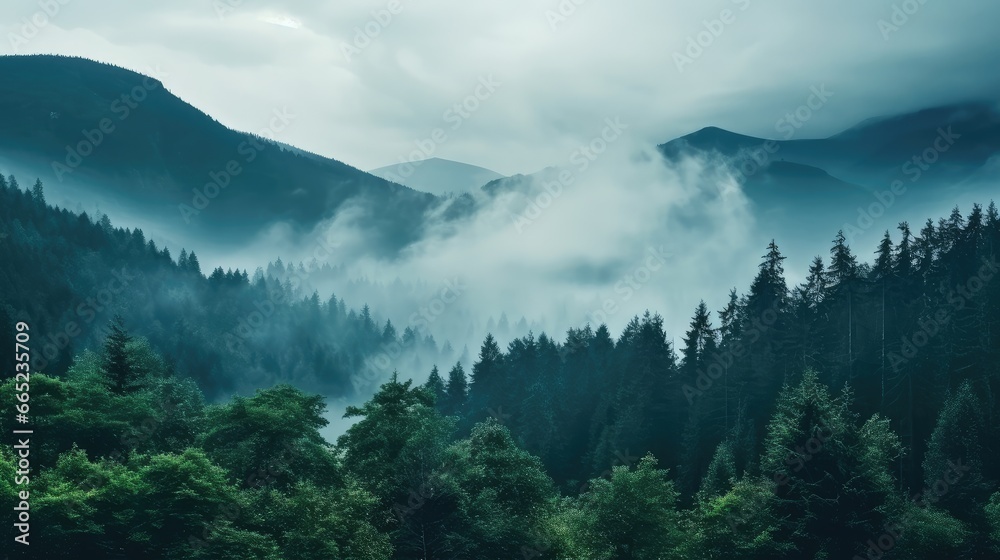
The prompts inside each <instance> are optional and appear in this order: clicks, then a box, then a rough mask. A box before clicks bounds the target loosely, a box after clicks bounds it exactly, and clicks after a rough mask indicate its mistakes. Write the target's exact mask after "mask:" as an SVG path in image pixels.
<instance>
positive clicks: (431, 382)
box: [424, 364, 445, 410]
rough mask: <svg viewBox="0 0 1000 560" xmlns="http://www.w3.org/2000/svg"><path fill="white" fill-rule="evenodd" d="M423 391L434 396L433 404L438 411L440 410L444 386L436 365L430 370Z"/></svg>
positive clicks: (442, 402)
mask: <svg viewBox="0 0 1000 560" xmlns="http://www.w3.org/2000/svg"><path fill="white" fill-rule="evenodd" d="M424 389H426V390H427V391H429V392H430V393H431V394H432V395H434V404H435V405H436V408H437V409H438V410H441V408H442V405H443V404H444V395H445V386H444V380H442V379H441V374H440V373H439V372H438V367H437V365H436V364H435V365H434V367H433V368H432V369H431V374H430V376H428V377H427V382H426V383H424Z"/></svg>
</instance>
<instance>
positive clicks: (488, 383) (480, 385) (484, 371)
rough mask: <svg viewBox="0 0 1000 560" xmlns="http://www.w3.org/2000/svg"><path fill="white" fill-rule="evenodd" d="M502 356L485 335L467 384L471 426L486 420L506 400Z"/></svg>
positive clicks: (490, 336)
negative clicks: (469, 381) (470, 378)
mask: <svg viewBox="0 0 1000 560" xmlns="http://www.w3.org/2000/svg"><path fill="white" fill-rule="evenodd" d="M505 382H506V374H505V368H504V356H503V354H502V353H501V352H500V347H499V346H498V345H497V342H496V339H494V338H493V335H492V334H487V335H486V340H484V341H483V346H482V347H481V348H480V350H479V360H478V361H477V362H476V363H475V364H473V366H472V381H471V383H470V384H469V407H470V408H469V420H470V421H471V423H472V424H474V423H477V422H480V421H482V420H485V419H486V418H488V417H489V416H490V415H491V414H492V413H491V412H490V410H494V411H495V410H497V409H498V408H499V407H500V406H501V403H503V402H504V401H506V400H507V398H506V397H507V395H506V394H505V393H504V389H505V386H506V383H505Z"/></svg>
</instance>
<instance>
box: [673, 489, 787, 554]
mask: <svg viewBox="0 0 1000 560" xmlns="http://www.w3.org/2000/svg"><path fill="white" fill-rule="evenodd" d="M776 506H777V503H776V501H775V499H774V483H773V482H771V481H768V480H764V479H757V478H750V477H747V478H743V479H740V480H737V481H735V484H734V485H733V487H732V488H731V489H730V490H729V491H728V492H726V493H725V494H723V495H721V496H718V497H714V498H708V499H705V500H702V501H700V502H699V504H698V507H697V508H696V509H695V511H694V512H693V514H692V517H691V527H692V532H693V534H692V535H691V539H690V542H689V544H688V548H689V549H690V551H691V553H690V555H689V556H690V557H691V558H703V559H705V560H715V559H730V558H740V559H745V560H765V559H771V558H791V557H794V552H793V551H794V546H793V545H792V544H791V543H789V542H786V541H784V540H782V539H781V538H780V534H781V521H782V520H781V519H780V517H779V515H778V512H777V510H776Z"/></svg>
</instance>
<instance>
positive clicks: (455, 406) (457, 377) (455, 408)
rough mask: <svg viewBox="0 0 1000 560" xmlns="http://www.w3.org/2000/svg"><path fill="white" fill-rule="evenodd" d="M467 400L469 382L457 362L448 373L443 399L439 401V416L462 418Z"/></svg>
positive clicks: (459, 363)
mask: <svg viewBox="0 0 1000 560" xmlns="http://www.w3.org/2000/svg"><path fill="white" fill-rule="evenodd" d="M468 399H469V382H468V380H467V379H466V377H465V370H464V369H462V362H458V363H456V364H455V366H454V367H452V368H451V371H449V372H448V385H447V386H446V387H445V391H444V398H443V399H442V400H441V407H440V408H441V414H444V415H445V416H458V417H462V416H464V415H465V414H466V412H467V411H466V404H467V401H468Z"/></svg>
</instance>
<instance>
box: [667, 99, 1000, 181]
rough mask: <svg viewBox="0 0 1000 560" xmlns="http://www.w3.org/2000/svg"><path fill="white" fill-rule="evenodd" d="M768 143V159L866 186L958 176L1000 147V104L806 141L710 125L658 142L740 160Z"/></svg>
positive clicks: (674, 153)
mask: <svg viewBox="0 0 1000 560" xmlns="http://www.w3.org/2000/svg"><path fill="white" fill-rule="evenodd" d="M768 142H771V143H772V144H771V146H770V148H771V150H773V153H771V154H769V155H768V157H767V161H768V162H770V161H775V160H777V161H786V162H792V163H798V164H801V165H808V166H811V167H816V168H819V169H823V170H824V171H826V172H828V173H829V174H831V175H833V176H835V177H837V178H839V179H841V180H844V181H847V182H850V183H854V184H858V185H862V186H865V187H867V188H869V189H875V188H884V187H886V186H887V185H888V184H889V183H890V182H891V181H893V180H896V179H907V180H909V182H914V183H915V182H917V181H918V180H924V179H928V178H932V179H934V182H938V181H947V182H952V183H955V182H960V181H962V180H964V179H965V178H966V177H968V176H970V175H971V174H973V173H975V172H976V171H977V170H979V169H980V168H982V167H983V166H986V165H987V164H988V162H989V160H990V158H991V157H995V156H996V154H998V153H1000V105H998V104H997V103H995V102H969V103H964V104H955V105H948V106H942V107H932V108H928V109H924V110H921V111H916V112H912V113H905V114H900V115H893V116H886V117H878V118H872V119H868V120H866V121H864V122H862V123H859V124H857V125H855V126H853V127H851V128H849V129H847V130H844V131H843V132H840V133H839V134H836V135H833V136H830V137H828V138H821V139H808V140H769V139H764V138H755V137H752V136H746V135H743V134H737V133H734V132H730V131H727V130H723V129H720V128H717V127H708V128H704V129H702V130H699V131H697V132H694V133H691V134H688V135H686V136H682V137H680V138H677V139H675V140H671V141H669V142H667V143H665V144H662V145H660V146H659V149H660V151H661V152H662V153H663V154H664V155H665V156H667V158H668V159H676V158H678V157H680V156H681V155H684V154H690V153H699V152H700V153H706V152H709V153H717V154H719V155H721V156H723V157H726V158H733V159H734V160H739V161H740V162H743V161H745V158H746V157H748V156H752V154H754V153H757V152H759V151H760V150H761V149H763V148H764V147H765V144H766V143H768ZM914 158H917V159H916V160H914ZM765 165H766V164H765ZM916 170H919V171H920V173H919V177H918V178H917V173H916ZM930 183H931V182H928V184H930Z"/></svg>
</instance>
